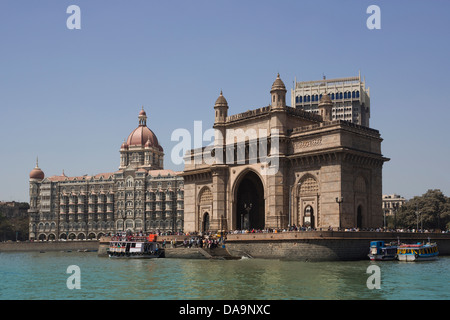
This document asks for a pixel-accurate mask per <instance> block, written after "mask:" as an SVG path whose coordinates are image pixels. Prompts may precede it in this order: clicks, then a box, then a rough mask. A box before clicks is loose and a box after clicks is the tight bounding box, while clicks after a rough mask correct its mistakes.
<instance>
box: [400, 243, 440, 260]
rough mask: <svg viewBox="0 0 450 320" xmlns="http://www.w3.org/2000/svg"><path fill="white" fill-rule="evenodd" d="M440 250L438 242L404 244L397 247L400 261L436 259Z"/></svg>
mask: <svg viewBox="0 0 450 320" xmlns="http://www.w3.org/2000/svg"><path fill="white" fill-rule="evenodd" d="M438 255H439V250H438V247H437V244H436V243H430V242H428V243H426V244H424V243H420V242H419V243H417V244H402V245H401V246H398V248H397V258H398V260H399V261H428V260H436V259H437V258H438Z"/></svg>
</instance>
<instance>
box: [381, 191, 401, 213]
mask: <svg viewBox="0 0 450 320" xmlns="http://www.w3.org/2000/svg"><path fill="white" fill-rule="evenodd" d="M405 202H406V199H405V198H403V197H402V196H399V195H398V194H389V195H387V194H384V195H383V212H384V213H385V214H386V216H391V215H394V212H395V211H396V210H398V209H399V208H400V207H401V206H403V205H404V204H405Z"/></svg>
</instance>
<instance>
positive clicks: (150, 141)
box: [121, 108, 164, 151]
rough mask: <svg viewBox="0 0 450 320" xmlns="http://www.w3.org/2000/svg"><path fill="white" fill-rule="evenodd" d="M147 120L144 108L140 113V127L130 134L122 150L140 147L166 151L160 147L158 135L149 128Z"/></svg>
mask: <svg viewBox="0 0 450 320" xmlns="http://www.w3.org/2000/svg"><path fill="white" fill-rule="evenodd" d="M146 119H147V116H146V113H145V111H144V108H142V110H141V111H140V112H139V126H138V127H137V128H136V129H134V130H133V131H132V132H131V133H130V135H129V136H128V139H127V140H126V142H124V143H123V144H122V147H121V148H125V149H128V148H129V147H133V146H139V147H153V148H156V149H158V150H160V151H164V150H163V148H162V147H161V146H160V145H159V142H158V138H156V135H155V134H154V133H153V131H152V130H150V129H149V128H148V127H147V122H146Z"/></svg>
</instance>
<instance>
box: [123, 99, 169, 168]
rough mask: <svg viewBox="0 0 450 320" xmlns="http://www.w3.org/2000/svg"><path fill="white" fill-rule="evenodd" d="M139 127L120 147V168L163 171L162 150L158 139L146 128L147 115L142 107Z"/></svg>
mask: <svg viewBox="0 0 450 320" xmlns="http://www.w3.org/2000/svg"><path fill="white" fill-rule="evenodd" d="M138 119H139V126H138V127H137V128H136V129H134V130H133V131H132V132H131V133H130V135H129V136H128V138H127V139H126V141H124V142H123V143H122V145H121V147H120V167H119V169H124V168H126V167H129V166H132V167H134V168H143V169H146V170H154V169H163V167H164V149H163V148H162V147H161V146H160V144H159V142H158V138H157V137H156V135H155V134H154V133H153V131H152V130H150V129H149V128H148V127H147V114H146V112H145V110H144V107H142V110H141V111H140V112H139V116H138Z"/></svg>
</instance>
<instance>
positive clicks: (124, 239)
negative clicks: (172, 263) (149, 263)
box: [107, 234, 165, 259]
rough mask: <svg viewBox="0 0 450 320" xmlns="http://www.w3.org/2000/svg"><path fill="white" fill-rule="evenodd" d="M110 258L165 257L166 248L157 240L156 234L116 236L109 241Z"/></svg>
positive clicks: (108, 251)
mask: <svg viewBox="0 0 450 320" xmlns="http://www.w3.org/2000/svg"><path fill="white" fill-rule="evenodd" d="M107 253H108V255H109V257H110V258H127V259H151V258H164V255H165V252H164V248H161V247H160V246H159V244H158V243H157V242H156V235H153V234H151V235H149V236H148V237H145V236H115V237H112V238H111V241H110V242H109V248H108V250H107Z"/></svg>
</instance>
